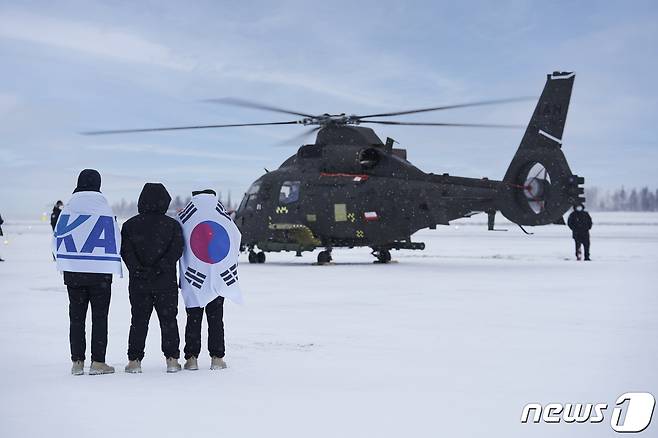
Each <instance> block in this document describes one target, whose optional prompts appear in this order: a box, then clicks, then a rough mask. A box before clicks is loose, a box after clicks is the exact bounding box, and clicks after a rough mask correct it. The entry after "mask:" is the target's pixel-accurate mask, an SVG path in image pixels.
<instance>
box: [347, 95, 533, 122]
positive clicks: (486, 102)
mask: <svg viewBox="0 0 658 438" xmlns="http://www.w3.org/2000/svg"><path fill="white" fill-rule="evenodd" d="M536 99H537V98H536V97H513V98H511V99H496V100H481V101H479V102H468V103H458V104H455V105H444V106H435V107H432V108H420V109H414V110H408V111H397V112H392V113H380V114H368V115H366V116H356V118H358V119H365V118H370V117H392V116H402V115H405V114H416V113H427V112H430V111H442V110H448V109H455V108H468V107H474V106H486V105H499V104H503V103H512V102H523V101H526V100H536Z"/></svg>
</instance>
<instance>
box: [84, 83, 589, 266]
mask: <svg viewBox="0 0 658 438" xmlns="http://www.w3.org/2000/svg"><path fill="white" fill-rule="evenodd" d="M574 79H575V74H574V73H573V72H554V73H552V74H549V75H547V80H546V84H545V86H544V90H543V92H542V94H541V96H540V98H539V101H538V103H537V106H536V108H535V110H534V113H533V115H532V118H531V119H530V122H529V124H528V125H527V128H526V130H525V134H524V135H523V138H522V140H521V143H520V146H519V148H518V150H517V152H516V154H515V155H514V157H513V159H512V161H511V163H510V165H509V167H508V169H507V172H506V173H505V176H504V177H503V179H502V180H501V181H497V180H491V179H488V178H466V177H460V176H451V175H448V174H447V173H444V174H433V173H426V172H423V171H422V170H420V169H419V168H418V167H416V166H415V165H413V164H412V163H411V162H410V161H409V160H407V154H406V150H404V149H399V148H395V147H394V143H395V142H394V140H392V139H390V138H387V140H386V141H385V142H383V141H382V140H381V139H380V138H379V137H378V136H377V134H376V133H375V131H373V130H372V129H371V128H367V127H363V126H360V125H363V124H376V125H408V126H464V127H482V128H489V127H491V128H494V127H510V126H509V125H488V124H465V123H427V122H407V121H393V120H379V119H382V118H387V117H391V116H401V115H407V114H416V113H424V112H432V111H440V110H448V109H453V108H463V107H470V106H481V105H493V104H501V103H507V102H512V101H516V100H519V99H503V100H492V101H481V102H472V103H466V104H458V105H448V106H439V107H433V108H423V109H416V110H408V111H397V112H388V113H379V114H369V115H364V116H358V115H345V114H322V115H313V114H307V113H303V112H298V111H290V110H287V109H282V108H277V107H273V106H268V105H262V104H258V103H253V102H248V101H244V100H239V99H232V98H228V99H214V100H211V102H216V103H221V104H231V105H238V106H242V107H248V108H253V109H259V110H267V111H274V112H278V113H284V114H289V115H295V116H298V117H301V119H298V120H294V121H282V122H266V123H245V124H230V125H202V126H181V127H167V128H149V129H130V130H113V131H95V132H88V133H86V134H94V135H95V134H115V133H130V132H150V131H171V130H184V129H202V128H224V127H237V126H264V125H290V124H300V125H303V126H313V128H312V129H311V130H310V131H308V132H306V133H304V134H311V133H315V132H317V137H316V140H315V143H314V144H306V145H303V146H301V147H300V148H299V150H298V151H297V153H296V154H294V155H293V156H291V157H289V158H288V159H287V160H285V161H284V162H283V164H281V166H280V167H279V168H278V169H276V170H273V171H268V172H266V173H265V174H264V175H263V176H261V177H260V178H258V179H257V180H256V181H255V182H254V183H253V184H252V185H251V186H250V187H249V189H248V190H247V192H246V193H245V195H244V198H243V199H242V202H241V203H240V206H239V207H238V209H237V211H236V212H235V216H234V220H235V222H236V224H237V225H238V227H239V228H240V230H241V232H242V244H241V245H242V249H243V250H248V251H249V262H250V263H264V262H265V252H270V251H275V252H279V251H293V252H295V253H296V254H297V255H298V256H301V254H302V252H304V251H313V250H315V249H316V248H322V251H320V252H319V254H318V256H317V262H318V264H326V263H329V262H331V261H332V255H331V250H332V249H333V248H337V247H348V248H353V247H363V246H365V247H370V248H371V249H372V254H373V255H374V256H375V257H376V259H377V260H376V261H377V262H379V263H388V262H390V261H391V250H393V249H395V250H400V249H407V250H422V249H424V248H425V244H424V243H422V242H414V241H412V239H411V236H412V235H413V234H414V233H415V232H416V231H418V230H420V229H423V228H430V229H435V228H436V226H437V225H448V224H449V222H450V221H451V220H455V219H458V218H463V217H470V216H472V215H474V214H476V213H486V214H487V215H488V228H489V229H490V230H493V229H494V226H495V224H494V222H495V215H496V212H498V211H500V212H501V213H502V214H503V215H504V216H505V217H506V218H507V219H509V220H510V221H512V222H514V223H516V224H518V225H519V226H520V227H521V228H522V229H523V226H524V225H529V226H535V225H546V224H551V223H562V224H563V223H564V221H563V219H562V216H563V215H564V213H565V212H566V211H567V210H568V209H569V208H570V207H571V206H572V205H576V204H582V203H583V202H584V201H585V198H584V197H583V196H582V194H583V193H584V189H583V188H582V187H581V185H582V184H583V183H584V178H582V177H579V176H577V175H575V174H573V173H572V172H571V170H570V168H569V165H568V163H567V160H566V158H565V156H564V154H563V153H562V150H561V147H562V134H563V130H564V124H565V121H566V117H567V111H568V108H569V102H570V99H571V91H572V88H573V83H574ZM524 231H525V230H524ZM257 248H258V250H259V251H258V252H257V251H256V249H257Z"/></svg>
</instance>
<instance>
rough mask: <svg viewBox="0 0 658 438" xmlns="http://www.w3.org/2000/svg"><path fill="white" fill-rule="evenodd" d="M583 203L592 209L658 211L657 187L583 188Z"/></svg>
mask: <svg viewBox="0 0 658 438" xmlns="http://www.w3.org/2000/svg"><path fill="white" fill-rule="evenodd" d="M585 200H586V201H585V205H586V206H587V208H588V209H589V210H593V211H658V189H656V190H651V189H649V187H646V186H645V187H642V188H640V189H637V188H632V189H626V188H625V187H624V186H621V187H620V188H617V189H613V190H603V189H600V188H599V187H588V188H586V189H585Z"/></svg>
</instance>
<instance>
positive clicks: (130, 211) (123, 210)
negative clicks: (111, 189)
mask: <svg viewBox="0 0 658 438" xmlns="http://www.w3.org/2000/svg"><path fill="white" fill-rule="evenodd" d="M218 197H219V200H220V201H221V202H222V204H224V207H226V209H227V210H229V211H231V210H235V209H236V208H237V205H236V204H235V203H234V202H233V200H232V198H231V192H229V193H228V194H227V195H226V197H224V196H223V195H222V193H221V192H220V193H218ZM191 199H192V197H191V196H189V195H188V196H185V197H182V196H180V195H176V196H175V197H174V198H173V199H172V200H171V204H170V205H169V212H177V211H179V210H182V209H183V208H184V207H185V206H186V205H187V203H188V202H190V200H191ZM112 211H113V212H114V214H115V215H116V216H118V217H124V218H125V217H131V216H134V215H136V214H137V202H136V201H130V202H128V201H126V200H125V199H124V198H121V201H119V202H116V203H114V204H112Z"/></svg>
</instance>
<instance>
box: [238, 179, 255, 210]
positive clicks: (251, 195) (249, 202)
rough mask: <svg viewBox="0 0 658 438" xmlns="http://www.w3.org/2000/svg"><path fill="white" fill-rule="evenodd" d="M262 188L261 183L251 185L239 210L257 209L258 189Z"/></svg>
mask: <svg viewBox="0 0 658 438" xmlns="http://www.w3.org/2000/svg"><path fill="white" fill-rule="evenodd" d="M259 190H260V183H254V184H252V185H251V187H249V190H247V193H245V194H244V198H242V202H241V203H240V207H238V210H244V209H247V210H254V209H255V207H254V206H255V203H256V198H257V197H258V191H259Z"/></svg>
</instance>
